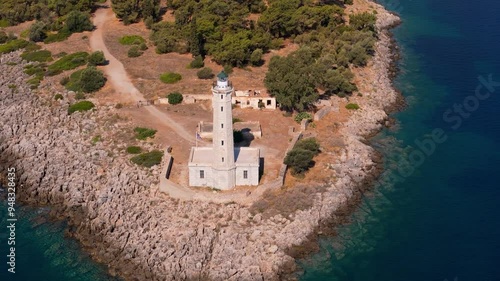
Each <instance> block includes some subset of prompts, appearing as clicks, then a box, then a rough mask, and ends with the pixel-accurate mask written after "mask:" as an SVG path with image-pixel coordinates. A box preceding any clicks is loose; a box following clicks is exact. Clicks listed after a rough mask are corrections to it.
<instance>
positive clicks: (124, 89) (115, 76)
mask: <svg viewBox="0 0 500 281" xmlns="http://www.w3.org/2000/svg"><path fill="white" fill-rule="evenodd" d="M114 18H115V15H114V13H113V11H112V10H111V8H110V3H109V1H108V2H107V3H106V4H105V6H103V7H102V8H99V9H97V10H96V12H95V16H94V25H95V26H96V29H95V30H94V32H92V35H91V36H90V47H91V48H92V51H103V52H104V56H105V57H106V59H107V60H108V61H109V64H108V65H106V66H105V67H104V72H105V73H106V75H107V78H108V81H109V82H110V83H111V85H112V86H113V88H114V89H115V90H116V91H117V92H118V93H120V94H121V95H122V96H123V101H124V102H134V103H135V102H138V101H144V100H146V99H145V98H144V96H143V95H142V93H141V92H140V91H139V90H138V89H137V88H136V87H135V86H134V84H133V83H132V81H131V80H130V78H129V77H128V74H127V71H126V70H125V67H124V66H123V64H122V63H121V62H120V61H119V60H118V59H116V58H115V57H114V56H113V55H112V54H111V53H110V52H109V50H108V48H107V47H106V44H105V43H104V38H103V27H104V24H105V23H106V22H107V21H109V20H113V19H114ZM143 110H144V111H146V112H147V113H149V114H150V115H151V117H152V118H155V119H156V120H157V121H158V120H159V121H161V122H162V123H163V124H165V125H166V126H168V127H169V128H171V129H172V130H173V131H174V132H175V133H176V134H177V135H178V136H180V137H181V138H183V139H185V140H187V141H188V142H190V143H194V142H195V139H194V133H193V134H190V133H188V132H187V131H186V130H185V129H184V128H183V127H182V126H180V125H179V124H177V123H176V122H175V121H174V120H173V119H172V118H171V117H170V116H169V115H168V114H167V113H165V112H162V111H160V110H158V109H157V108H156V107H155V106H145V107H143Z"/></svg>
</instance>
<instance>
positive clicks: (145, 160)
mask: <svg viewBox="0 0 500 281" xmlns="http://www.w3.org/2000/svg"><path fill="white" fill-rule="evenodd" d="M162 157H163V151H159V150H153V151H151V152H147V153H143V154H139V155H137V156H134V157H132V158H130V161H132V162H133V163H135V164H137V165H140V166H144V167H148V168H151V167H153V166H155V165H159V164H160V163H161V159H162Z"/></svg>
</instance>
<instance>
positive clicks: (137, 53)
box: [127, 46, 143, 58]
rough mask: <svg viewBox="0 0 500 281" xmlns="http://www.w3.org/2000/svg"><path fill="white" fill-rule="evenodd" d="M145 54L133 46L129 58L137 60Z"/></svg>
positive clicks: (128, 54) (128, 53) (129, 51)
mask: <svg viewBox="0 0 500 281" xmlns="http://www.w3.org/2000/svg"><path fill="white" fill-rule="evenodd" d="M142 54H143V53H142V52H141V51H140V50H139V47H137V46H132V48H130V49H129V50H128V52H127V56H128V57H129V58H137V57H140V56H141V55H142Z"/></svg>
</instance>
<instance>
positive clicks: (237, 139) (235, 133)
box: [233, 130, 244, 143]
mask: <svg viewBox="0 0 500 281" xmlns="http://www.w3.org/2000/svg"><path fill="white" fill-rule="evenodd" d="M233 140H234V143H239V142H242V141H243V140H244V138H243V133H242V132H241V131H239V130H233Z"/></svg>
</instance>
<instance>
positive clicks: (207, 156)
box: [189, 147, 260, 166]
mask: <svg viewBox="0 0 500 281" xmlns="http://www.w3.org/2000/svg"><path fill="white" fill-rule="evenodd" d="M234 159H235V162H236V166H241V165H246V166H248V165H257V166H258V165H259V161H260V150H259V149H258V148H252V147H238V148H235V149H234ZM213 160H214V149H213V148H212V147H192V148H191V154H190V157H189V165H203V166H211V165H212V162H213Z"/></svg>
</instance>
